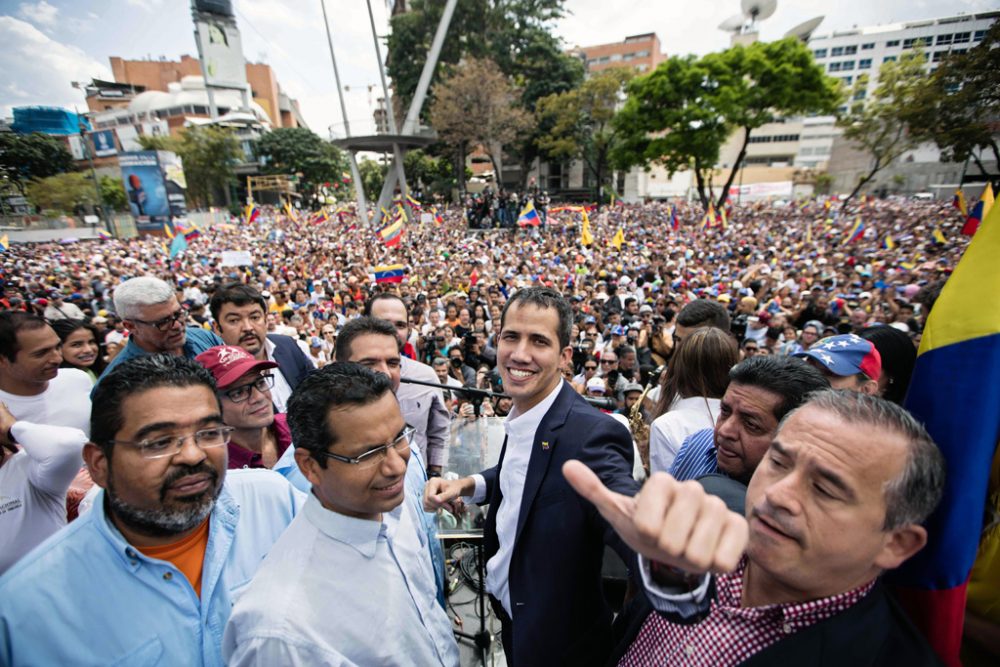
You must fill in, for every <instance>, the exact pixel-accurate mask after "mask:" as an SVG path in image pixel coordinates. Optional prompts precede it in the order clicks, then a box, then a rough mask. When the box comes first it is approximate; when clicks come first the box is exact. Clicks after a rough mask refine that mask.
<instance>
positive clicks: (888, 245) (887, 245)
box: [882, 234, 896, 250]
mask: <svg viewBox="0 0 1000 667" xmlns="http://www.w3.org/2000/svg"><path fill="white" fill-rule="evenodd" d="M882 247H883V248H884V249H886V250H892V249H894V248H895V247H896V242H895V241H893V240H892V236H890V235H889V234H886V235H885V238H884V239H882Z"/></svg>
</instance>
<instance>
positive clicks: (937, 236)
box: [931, 225, 948, 245]
mask: <svg viewBox="0 0 1000 667" xmlns="http://www.w3.org/2000/svg"><path fill="white" fill-rule="evenodd" d="M931 238H932V239H934V243H937V244H938V245H944V244H945V243H947V242H948V239H946V238H945V237H944V234H942V233H941V228H940V227H938V226H937V225H935V226H934V231H933V232H931Z"/></svg>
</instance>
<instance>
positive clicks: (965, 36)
mask: <svg viewBox="0 0 1000 667" xmlns="http://www.w3.org/2000/svg"><path fill="white" fill-rule="evenodd" d="M971 37H972V33H970V32H956V33H955V44H962V43H963V42H968V41H969V39H970V38H971Z"/></svg>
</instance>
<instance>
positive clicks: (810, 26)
mask: <svg viewBox="0 0 1000 667" xmlns="http://www.w3.org/2000/svg"><path fill="white" fill-rule="evenodd" d="M822 22H823V17H822V16H817V17H816V18H814V19H809V20H808V21H804V22H802V23H800V24H798V25H797V26H795V27H794V28H792V29H791V30H789V31H788V32H786V33H785V37H798V38H799V39H801V40H802V41H803V42H808V41H809V37H810V36H811V35H812V33H813V30H815V29H816V28H818V27H819V24H820V23H822Z"/></svg>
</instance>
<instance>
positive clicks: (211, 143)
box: [139, 125, 243, 208]
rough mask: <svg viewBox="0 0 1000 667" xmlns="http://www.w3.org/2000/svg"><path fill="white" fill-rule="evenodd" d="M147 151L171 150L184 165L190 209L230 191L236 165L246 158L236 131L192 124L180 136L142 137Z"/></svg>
mask: <svg viewBox="0 0 1000 667" xmlns="http://www.w3.org/2000/svg"><path fill="white" fill-rule="evenodd" d="M139 143H140V145H141V146H142V147H143V149H145V150H169V151H173V152H174V153H177V155H179V156H180V158H181V161H182V162H183V164H184V176H185V179H186V180H187V199H188V202H189V204H190V206H191V208H205V207H208V206H211V205H212V204H213V202H214V199H215V193H217V192H228V191H229V186H230V185H231V184H232V182H233V177H234V175H235V167H236V164H237V163H238V162H239V161H240V160H241V159H242V158H243V151H242V150H241V149H240V143H239V140H238V139H237V138H236V133H235V132H233V130H232V129H231V128H228V127H217V126H214V125H205V126H193V127H187V128H184V129H183V130H181V133H180V136H178V137H152V136H151V137H146V136H142V137H139Z"/></svg>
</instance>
